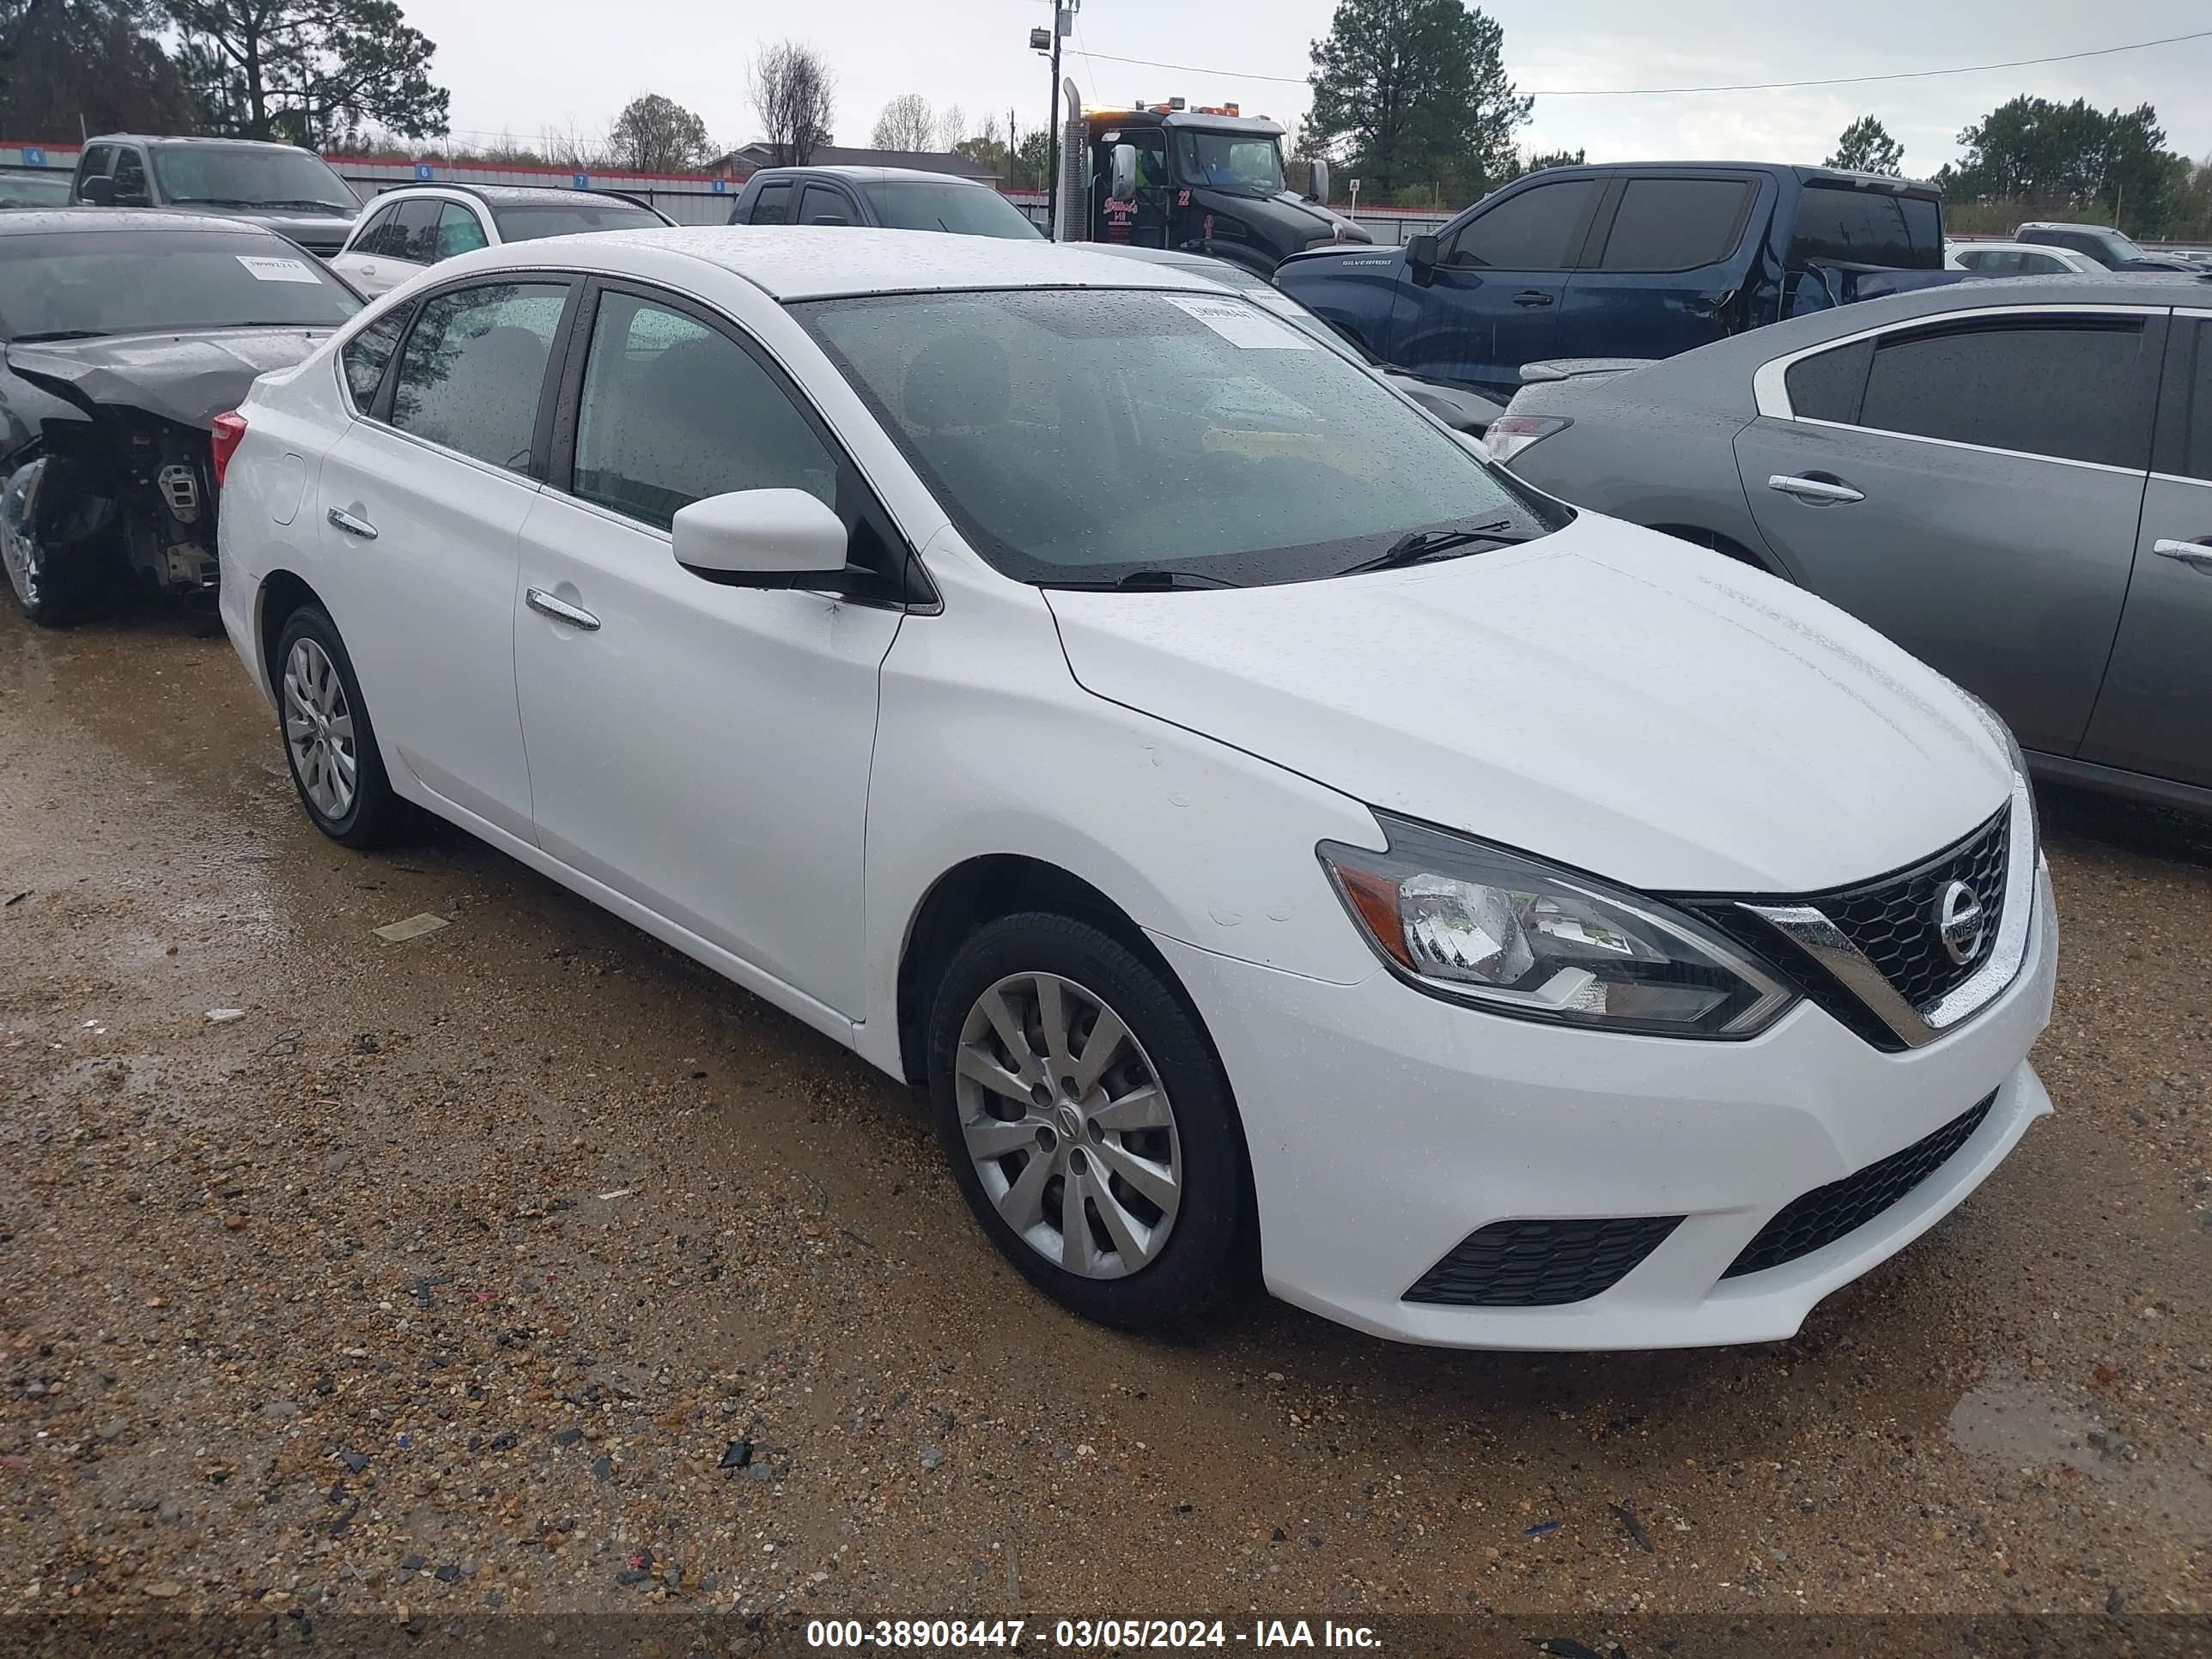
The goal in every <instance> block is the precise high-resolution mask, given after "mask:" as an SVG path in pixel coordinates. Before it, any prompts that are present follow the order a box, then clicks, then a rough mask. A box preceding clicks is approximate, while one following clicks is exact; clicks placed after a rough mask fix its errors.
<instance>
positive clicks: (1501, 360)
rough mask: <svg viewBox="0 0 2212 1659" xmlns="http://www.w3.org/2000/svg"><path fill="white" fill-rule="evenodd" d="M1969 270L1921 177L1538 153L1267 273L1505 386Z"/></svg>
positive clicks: (1342, 317) (1416, 361)
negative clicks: (1948, 260) (1399, 243)
mask: <svg viewBox="0 0 2212 1659" xmlns="http://www.w3.org/2000/svg"><path fill="white" fill-rule="evenodd" d="M1966 274H1967V273H1966V272H1963V271H1955V270H1954V271H1946V270H1944V268H1943V207H1942V197H1940V196H1939V195H1938V194H1937V193H1936V190H1935V189H1934V187H1933V186H1931V185H1923V184H1917V183H1915V182H1913V181H1911V180H1909V179H1888V178H1877V177H1873V176H1870V175H1867V174H1863V173H1838V172H1834V171H1832V170H1830V169H1828V168H1825V167H1782V166H1775V165H1771V164H1767V163H1764V162H1722V161H1693V162H1638V163H1633V164H1630V165H1624V166H1615V167H1547V168H1545V169H1543V170H1542V171H1541V172H1538V173H1530V174H1528V176H1527V177H1525V178H1522V179H1516V180H1515V181H1514V182H1513V183H1511V184H1510V185H1506V186H1505V187H1504V189H1502V190H1498V191H1494V192H1493V193H1492V194H1491V195H1489V196H1486V197H1484V198H1483V199H1482V200H1481V201H1480V202H1478V203H1476V204H1474V206H1473V207H1471V208H1469V209H1468V210H1466V211H1465V212H1464V213H1462V214H1461V215H1460V216H1458V217H1457V218H1455V219H1454V220H1452V221H1451V222H1450V223H1449V224H1447V225H1446V226H1444V228H1443V229H1441V230H1440V231H1437V233H1436V234H1433V235H1424V236H1416V237H1414V238H1413V240H1411V241H1409V242H1407V244H1406V246H1403V247H1400V248H1380V247H1344V248H1323V249H1317V250H1316V251H1314V252H1310V253H1298V254H1293V255H1292V256H1291V258H1287V259H1285V261H1284V262H1283V263H1282V264H1281V265H1280V266H1279V268H1278V269H1277V270H1276V272H1275V285H1276V286H1277V287H1278V288H1279V289H1282V290H1283V292H1284V293H1285V294H1287V295H1290V296H1291V298H1292V299H1294V300H1296V301H1298V302H1299V303H1300V304H1301V305H1304V307H1306V308H1307V309H1309V310H1310V311H1313V312H1315V313H1318V314H1319V315H1321V316H1322V317H1324V318H1326V319H1328V321H1329V322H1331V323H1333V324H1334V325H1336V326H1337V327H1338V328H1340V329H1341V330H1343V331H1345V332H1346V333H1347V334H1349V335H1351V336H1352V337H1353V338H1354V339H1356V340H1358V342H1359V343H1361V344H1362V345H1364V346H1365V347H1366V348H1367V349H1368V350H1370V352H1372V353H1373V354H1374V355H1375V356H1377V357H1379V358H1381V359H1382V360H1383V362H1387V363H1389V364H1390V365H1391V366H1392V367H1393V368H1401V369H1404V370H1407V371H1408V372H1410V373H1412V374H1419V375H1422V376H1424V377H1425V378H1427V379H1430V380H1443V381H1446V382H1449V383H1452V384H1457V385H1462V386H1475V387H1479V388H1481V389H1483V390H1486V391H1490V392H1498V393H1503V394H1504V395H1506V396H1510V395H1511V393H1512V392H1513V391H1514V389H1515V388H1516V387H1517V386H1519V385H1520V383H1521V369H1522V365H1523V364H1525V363H1530V362H1537V361H1539V360H1541V359H1547V358H1583V357H1669V356H1674V354H1675V353H1676V352H1680V351H1687V350H1689V349H1692V347H1694V346H1700V345H1704V344H1705V343H1708V342H1710V341H1713V340H1717V339H1721V338H1723V337H1726V336H1729V335H1731V334H1740V333H1741V332H1742V331H1745V330H1746V329H1750V328H1756V327H1758V326H1759V325H1762V324H1765V323H1771V322H1777V321H1779V320H1781V319H1784V318H1785V317H1795V316H1800V315H1802V314H1804V313H1808V312H1813V311H1820V310H1826V309H1827V308H1828V307H1832V306H1838V305H1843V304H1845V303H1847V302H1849V301H1854V300H1864V299H1872V298H1875V297H1876V296H1877V295H1883V294H1894V293H1897V292H1899V290H1900V289H1908V288H1919V287H1924V286H1928V285H1930V284H1933V283H1947V282H1955V281H1957V280H1959V279H1960V277H1961V276H1965V275H1966Z"/></svg>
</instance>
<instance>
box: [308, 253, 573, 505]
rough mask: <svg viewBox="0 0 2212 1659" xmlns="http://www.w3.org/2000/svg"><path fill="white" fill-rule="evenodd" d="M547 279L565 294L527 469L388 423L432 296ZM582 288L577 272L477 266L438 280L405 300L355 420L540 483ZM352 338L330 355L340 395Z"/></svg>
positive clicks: (535, 484) (523, 480) (549, 353)
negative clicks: (402, 320) (403, 366)
mask: <svg viewBox="0 0 2212 1659" xmlns="http://www.w3.org/2000/svg"><path fill="white" fill-rule="evenodd" d="M547 283H559V284H561V285H562V286H563V287H565V288H566V289H568V299H567V300H566V301H564V302H563V304H562V309H561V318H560V320H559V321H558V322H556V324H555V325H553V340H552V344H551V346H550V349H548V351H547V353H546V357H545V374H544V378H543V379H542V380H540V381H539V382H538V416H537V420H536V422H535V424H534V425H533V427H532V435H531V441H530V465H529V468H528V470H527V471H516V470H515V469H514V468H513V467H507V466H501V465H497V464H495V463H494V462H491V461H487V460H485V459H483V457H482V456H478V455H471V454H469V453H466V452H465V451H463V450H459V449H453V448H449V447H447V446H446V445H444V444H441V443H440V442H438V441H436V440H435V439H432V438H426V437H424V436H422V434H421V433H419V432H410V431H408V430H407V429H406V428H404V427H398V426H394V425H392V393H393V392H394V391H395V389H396V388H397V387H398V383H399V363H400V360H401V359H402V358H403V357H404V356H406V355H407V347H408V345H409V343H410V342H411V341H412V340H413V339H414V337H415V330H416V325H419V324H420V323H421V322H422V309H423V307H425V306H427V305H428V304H429V303H430V301H433V300H440V299H443V298H444V297H445V296H446V295H449V294H458V293H460V292H461V291H463V290H464V289H472V288H516V287H526V286H529V285H532V284H547ZM584 287H585V279H584V275H583V273H581V272H579V271H573V270H496V271H482V270H480V271H475V272H472V273H471V274H470V275H469V276H461V277H457V278H455V279H453V281H451V282H446V283H440V284H438V286H437V287H435V288H433V289H428V291H426V292H424V293H422V294H419V295H416V296H415V297H414V298H413V299H412V300H411V301H409V307H410V315H409V316H408V319H407V325H406V327H405V328H404V329H403V330H402V331H400V335H399V343H398V344H397V345H395V346H393V347H392V356H391V357H390V358H389V359H388V360H387V361H386V363H385V365H384V378H383V379H382V380H379V381H378V382H377V386H376V396H375V398H374V400H373V401H372V403H371V405H370V408H369V410H368V412H367V413H366V414H363V413H362V411H361V410H360V409H359V407H358V405H355V404H352V402H351V399H350V398H348V406H349V407H350V408H353V409H354V411H355V414H356V417H357V418H359V419H361V420H364V421H367V422H369V423H370V424H371V425H373V426H374V427H376V428H378V429H379V430H380V431H384V432H388V433H390V434H391V435H392V436H393V437H395V438H404V439H405V440H406V441H408V442H409V443H412V444H420V445H421V446H422V447H423V448H425V449H427V450H428V451H430V452H431V453H433V454H437V455H445V456H449V457H451V458H452V459H454V460H457V461H465V462H466V463H467V464H468V465H471V466H473V467H478V468H481V469H482V470H483V471H486V472H490V473H494V474H495V475H496V476H498V477H502V478H509V479H513V480H515V481H516V482H518V483H527V484H529V485H531V486H532V487H533V488H534V487H538V486H542V485H543V484H544V483H545V478H546V469H547V466H548V458H549V456H550V453H551V449H550V444H551V437H552V424H553V400H552V393H553V392H554V389H555V388H556V387H557V386H558V385H559V384H560V381H559V375H558V373H557V370H558V368H559V366H560V363H561V354H562V350H563V349H564V347H565V343H566V342H567V340H568V331H569V329H570V327H571V325H573V324H574V320H575V315H576V307H577V304H578V301H579V296H580V295H581V294H582V293H583V290H584ZM368 326H370V327H374V324H370V325H368ZM353 338H354V336H353V335H352V334H349V335H347V336H346V337H345V340H344V341H343V342H342V343H340V344H339V346H338V349H337V350H336V351H334V352H332V353H331V358H332V360H333V361H334V362H336V363H337V373H338V387H339V392H340V395H341V396H344V395H345V393H346V386H345V348H346V346H347V345H349V344H350V343H352V341H353Z"/></svg>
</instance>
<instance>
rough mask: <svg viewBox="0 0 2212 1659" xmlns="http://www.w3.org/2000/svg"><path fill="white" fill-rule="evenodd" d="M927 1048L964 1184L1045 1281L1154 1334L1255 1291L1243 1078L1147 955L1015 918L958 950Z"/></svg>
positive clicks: (943, 1123)
mask: <svg viewBox="0 0 2212 1659" xmlns="http://www.w3.org/2000/svg"><path fill="white" fill-rule="evenodd" d="M928 1036H929V1042H928V1080H929V1085H930V1093H931V1097H932V1101H933V1104H934V1106H935V1108H936V1116H937V1127H938V1136H939V1139H940V1141H941V1142H942V1143H943V1145H944V1147H945V1156H946V1158H949V1159H950V1160H951V1164H952V1171H953V1175H954V1177H955V1178H956V1179H957V1181H958V1182H959V1183H960V1190H961V1191H962V1193H963V1194H965V1195H966V1197H967V1200H968V1203H969V1208H970V1209H972V1210H973V1211H974V1212H975V1218H976V1220H977V1221H978V1222H980V1223H981V1225H982V1228H983V1231H985V1232H987V1233H988V1234H989V1235H990V1236H991V1240H992V1242H993V1243H995V1244H996V1245H997V1246H998V1247H999V1249H1000V1251H1001V1252H1002V1253H1003V1254H1004V1255H1006V1259H1007V1260H1008V1261H1011V1262H1012V1264H1013V1265H1014V1267H1016V1268H1017V1269H1018V1270H1019V1271H1020V1273H1021V1274H1022V1276H1023V1277H1024V1278H1025V1279H1029V1280H1030V1283H1031V1284H1033V1285H1036V1286H1037V1287H1038V1288H1039V1289H1041V1290H1042V1291H1044V1292H1045V1293H1046V1294H1047V1295H1048V1296H1050V1297H1052V1298H1053V1299H1054V1301H1056V1302H1058V1303H1060V1304H1061V1305H1062V1306H1063V1307H1066V1308H1067V1309H1069V1310H1073V1312H1075V1313H1079V1314H1080V1315H1082V1316H1084V1317H1085V1318H1086V1319H1094V1320H1097V1321H1098V1322H1100V1323H1101V1324H1106V1325H1113V1326H1118V1327H1120V1328H1122V1329H1124V1330H1143V1329H1147V1328H1153V1327H1157V1326H1161V1325H1166V1324H1179V1323H1183V1322H1188V1321H1189V1320H1191V1319H1193V1318H1194V1317H1195V1316H1198V1315H1200V1314H1201V1313H1202V1312H1204V1311H1205V1310H1206V1309H1207V1308H1208V1307H1210V1306H1211V1305H1212V1304H1213V1303H1214V1302H1215V1301H1216V1300H1218V1298H1219V1297H1221V1296H1222V1295H1223V1294H1224V1293H1225V1292H1226V1291H1231V1290H1232V1289H1234V1288H1236V1287H1237V1285H1238V1284H1239V1283H1240V1282H1241V1281H1242V1280H1243V1278H1244V1277H1245V1276H1246V1267H1247V1255H1246V1245H1247V1243H1248V1239H1249V1231H1250V1228H1251V1225H1252V1212H1251V1200H1250V1197H1249V1194H1250V1185H1249V1177H1248V1176H1247V1174H1246V1168H1245V1157H1244V1141H1243V1129H1242V1127H1241V1126H1240V1125H1239V1123H1238V1121H1237V1110H1236V1107H1235V1105H1234V1104H1233V1103H1232V1102H1231V1097H1230V1092H1229V1084H1228V1079H1226V1078H1225V1076H1223V1074H1222V1071H1221V1063H1220V1061H1219V1060H1217V1059H1216V1058H1215V1057H1214V1054H1213V1049H1212V1044H1211V1043H1209V1042H1207V1041H1206V1036H1205V1033H1204V1031H1203V1030H1201V1029H1200V1025H1199V1024H1198V1020H1197V1018H1196V1016H1195V1015H1194V1013H1193V1012H1191V1011H1190V1009H1189V1008H1188V1006H1187V1005H1186V1004H1185V1003H1184V1001H1183V1000H1182V998H1181V997H1180V996H1179V995H1177V994H1176V992H1175V991H1174V990H1173V989H1172V988H1170V986H1169V985H1168V984H1166V983H1165V982H1164V980H1163V978H1162V976H1161V975H1160V974H1159V973H1158V971H1157V970H1156V969H1154V968H1153V967H1152V965H1150V964H1149V963H1146V961H1145V960H1144V959H1143V958H1141V957H1139V956H1138V955H1137V954H1136V953H1135V952H1134V951H1131V950H1129V949H1128V948H1127V946H1126V945H1122V944H1121V942H1120V941H1119V940H1117V939H1114V938H1113V937H1111V936H1110V935H1109V934H1107V933H1103V932H1102V931H1101V930H1100V929H1098V928H1097V927H1093V926H1091V924H1090V923H1088V922H1085V921H1076V920H1074V919H1073V918H1072V917H1069V916H1064V915H1054V914H1049V913H1045V912H1032V913H1030V914H1026V915H1011V916H1002V917H1000V918H999V919H998V920H997V921H992V922H989V923H987V924H986V925H985V926H984V927H981V928H980V929H978V930H977V931H976V932H975V934H974V935H972V936H971V937H970V938H969V939H968V941H967V942H966V943H965V944H964V945H962V946H961V947H960V948H959V950H958V951H956V952H955V953H954V955H953V957H952V960H951V963H949V964H948V965H947V968H946V969H945V976H944V979H943V981H941V982H940V984H939V987H938V991H937V996H936V999H935V1002H934V1004H933V1009H932V1012H931V1016H930V1021H929V1028H928Z"/></svg>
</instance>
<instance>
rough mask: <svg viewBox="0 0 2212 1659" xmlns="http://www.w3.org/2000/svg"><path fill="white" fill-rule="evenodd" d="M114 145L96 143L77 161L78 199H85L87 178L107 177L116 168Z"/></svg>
mask: <svg viewBox="0 0 2212 1659" xmlns="http://www.w3.org/2000/svg"><path fill="white" fill-rule="evenodd" d="M114 167H115V146H114V145H112V144H94V146H93V147H92V148H91V149H88V150H87V151H85V153H84V155H83V156H82V158H81V159H80V160H79V161H78V162H77V169H76V177H77V185H78V193H77V200H79V201H80V202H81V201H82V200H83V199H84V195H83V184H84V181H85V180H86V179H105V178H106V177H107V175H108V174H109V173H111V172H112V171H113V170H114Z"/></svg>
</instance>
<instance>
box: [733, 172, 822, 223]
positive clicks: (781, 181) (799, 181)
mask: <svg viewBox="0 0 2212 1659" xmlns="http://www.w3.org/2000/svg"><path fill="white" fill-rule="evenodd" d="M805 182H806V180H805V179H803V178H791V177H784V178H778V179H765V180H763V182H762V184H761V186H760V188H759V189H757V190H756V191H753V193H752V199H751V200H750V201H749V202H747V203H745V204H744V218H742V219H740V218H738V216H737V210H735V209H734V208H733V209H732V210H731V213H730V222H731V223H732V224H733V225H736V224H747V225H751V224H757V223H759V221H758V220H757V219H756V218H754V215H755V214H757V213H758V212H759V211H760V204H761V197H763V196H765V195H767V194H768V193H769V191H772V190H781V191H783V200H784V210H783V211H784V216H783V217H782V218H781V219H779V220H776V221H775V223H777V224H783V225H787V224H789V223H790V222H791V208H792V204H794V203H796V202H797V201H798V199H799V186H801V185H804V184H805Z"/></svg>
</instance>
